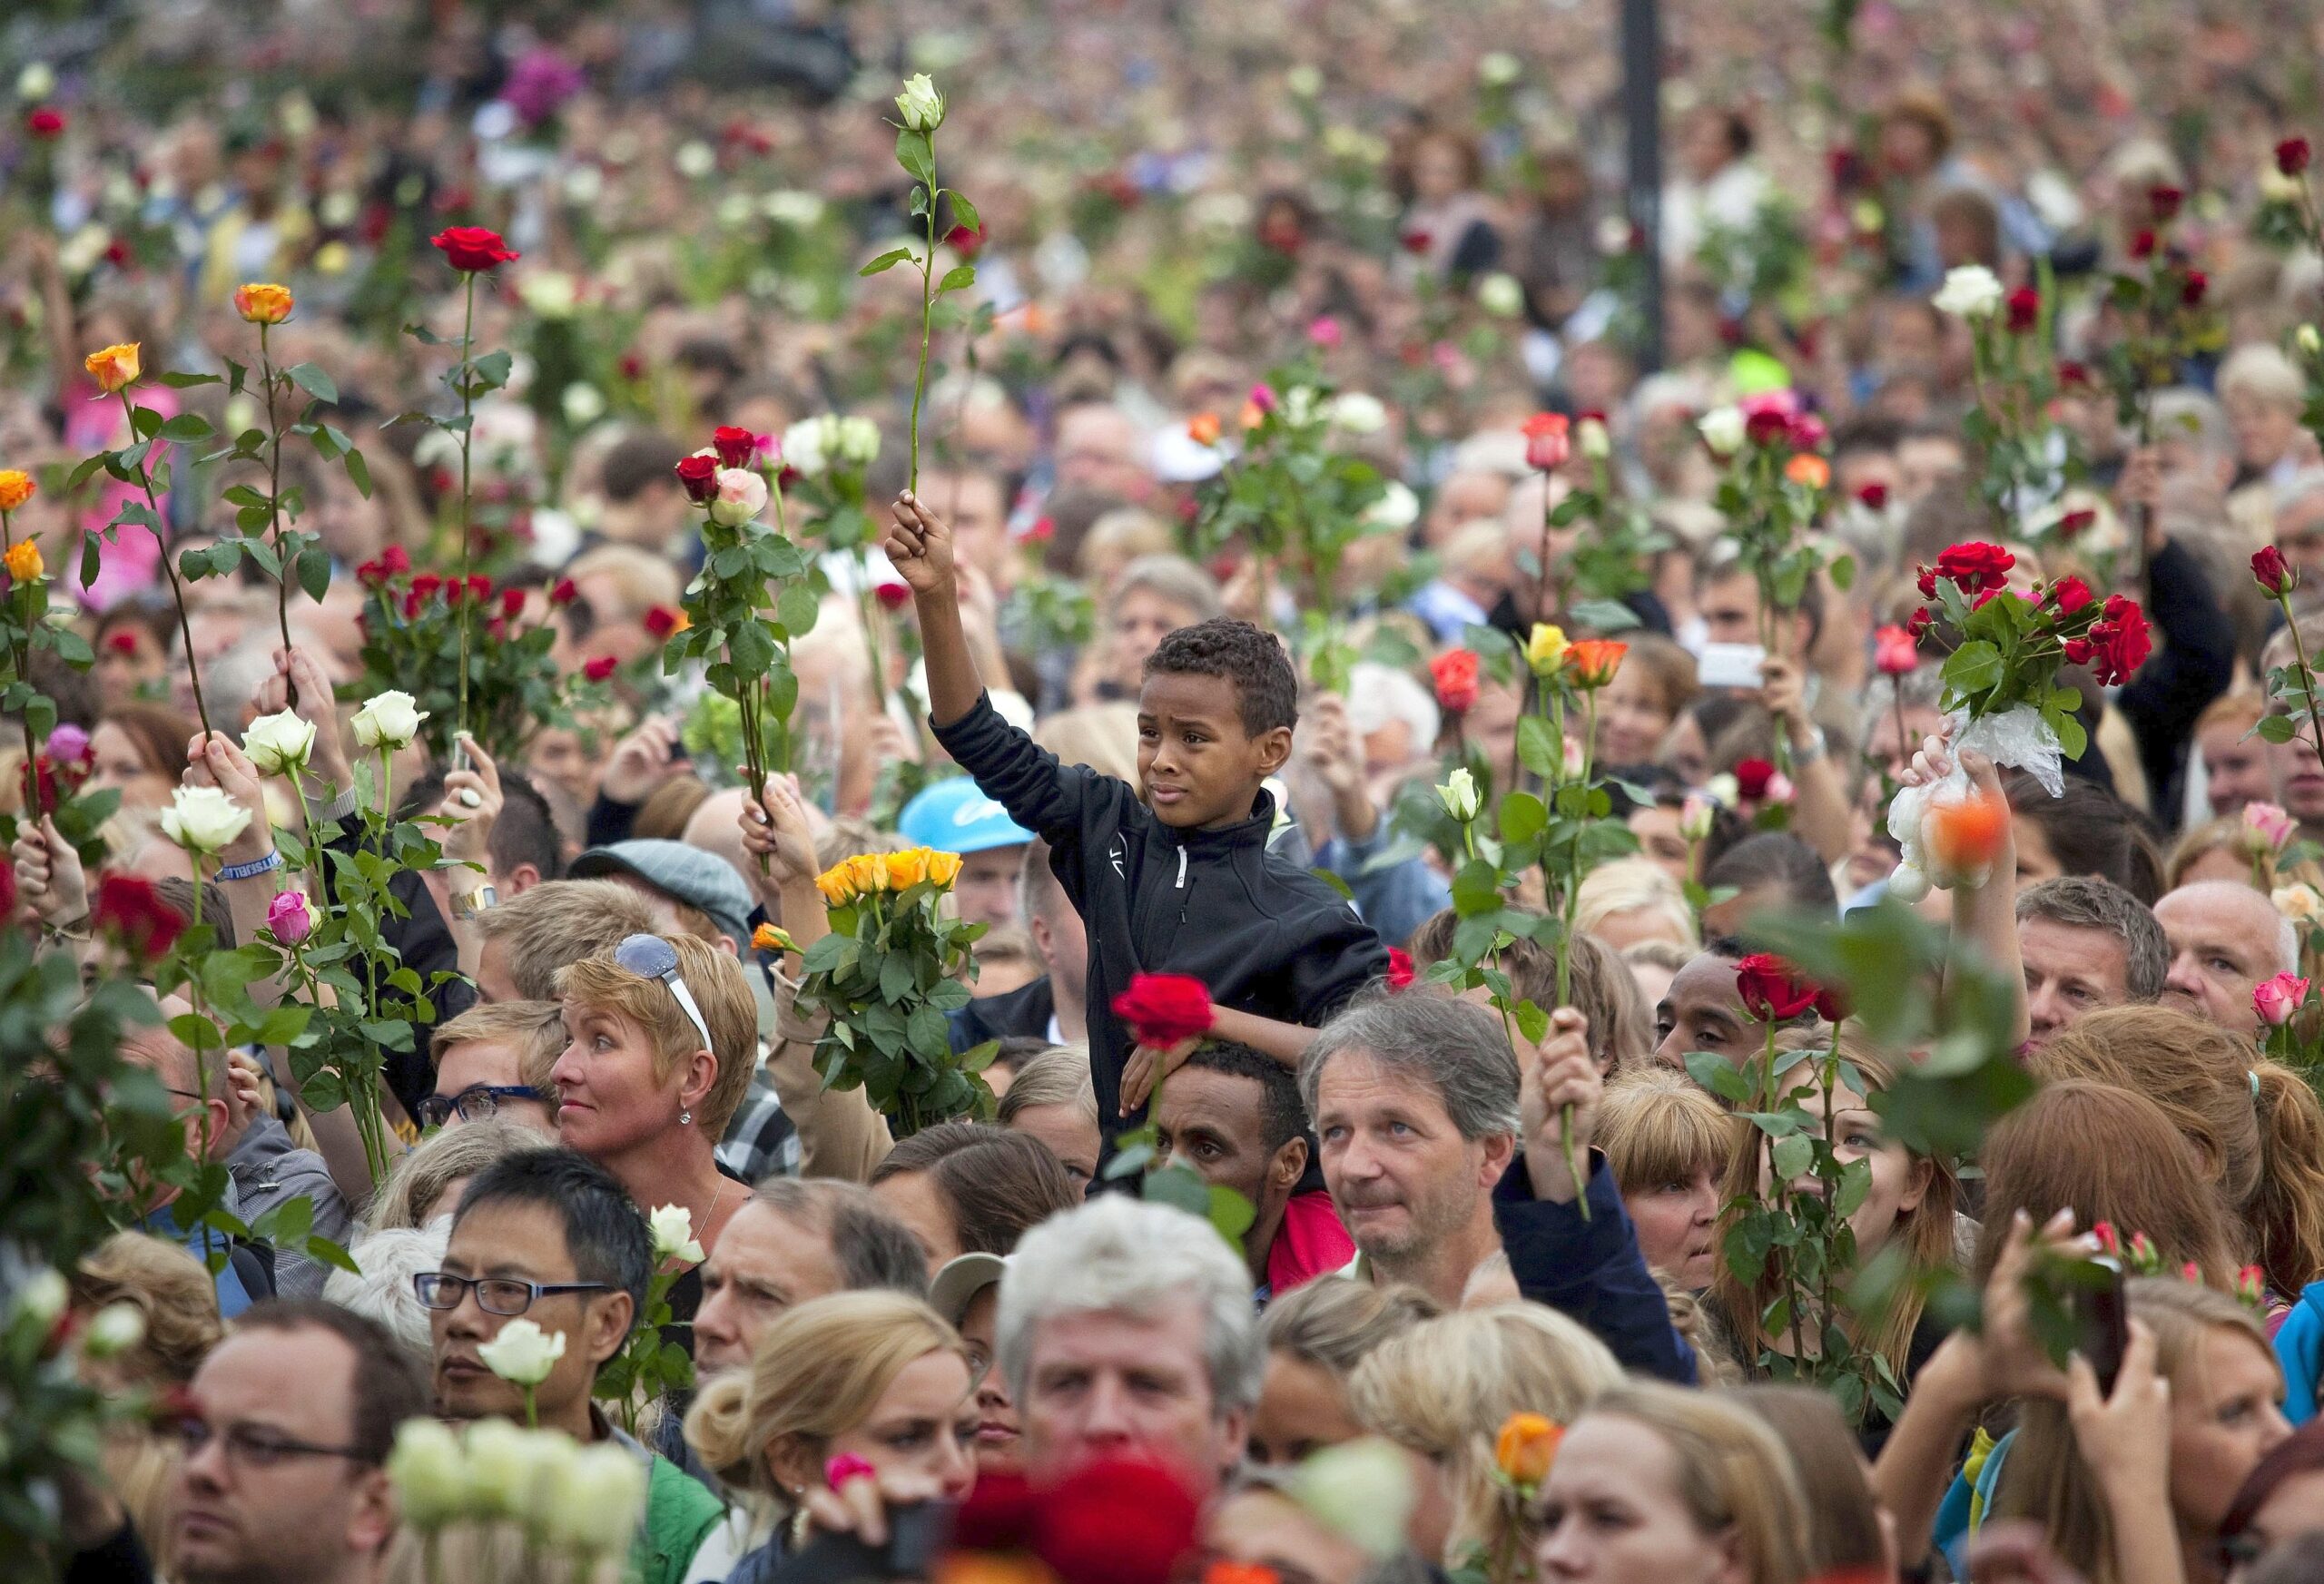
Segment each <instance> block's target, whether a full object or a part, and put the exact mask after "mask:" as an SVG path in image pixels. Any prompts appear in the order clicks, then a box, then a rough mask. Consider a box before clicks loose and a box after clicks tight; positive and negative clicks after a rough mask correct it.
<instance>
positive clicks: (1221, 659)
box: [1146, 616, 1299, 737]
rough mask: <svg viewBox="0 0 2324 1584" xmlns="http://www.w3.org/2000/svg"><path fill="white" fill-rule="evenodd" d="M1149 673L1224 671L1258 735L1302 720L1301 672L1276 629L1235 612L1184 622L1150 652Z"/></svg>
mask: <svg viewBox="0 0 2324 1584" xmlns="http://www.w3.org/2000/svg"><path fill="white" fill-rule="evenodd" d="M1146 674H1147V675H1148V676H1223V677H1225V678H1226V680H1227V681H1229V682H1231V683H1233V684H1235V698H1236V705H1237V708H1238V709H1239V711H1240V713H1241V714H1242V717H1243V730H1244V731H1245V732H1246V733H1248V734H1249V735H1251V736H1254V737H1256V736H1258V735H1260V734H1261V733H1266V732H1272V731H1274V730H1275V728H1276V727H1278V726H1281V727H1284V728H1285V729H1286V730H1287V729H1289V728H1290V727H1293V726H1296V725H1297V724H1298V723H1299V678H1298V677H1297V676H1296V675H1295V674H1294V673H1293V672H1292V669H1291V660H1290V657H1289V656H1288V655H1286V654H1284V652H1283V644H1281V643H1280V642H1278V641H1277V639H1276V638H1275V635H1274V634H1272V633H1270V632H1267V631H1266V630H1265V629H1264V628H1261V627H1255V626H1253V625H1251V624H1250V623H1248V622H1238V621H1236V620H1235V619H1234V618H1233V617H1231V616H1214V617H1212V618H1211V619H1210V620H1209V621H1206V622H1196V624H1195V625H1193V626H1191V627H1180V628H1179V629H1178V630H1177V631H1176V632H1174V633H1171V634H1169V635H1167V636H1166V637H1165V638H1164V639H1163V640H1162V642H1161V643H1160V644H1157V645H1156V646H1155V649H1154V653H1153V654H1149V655H1147V657H1146Z"/></svg>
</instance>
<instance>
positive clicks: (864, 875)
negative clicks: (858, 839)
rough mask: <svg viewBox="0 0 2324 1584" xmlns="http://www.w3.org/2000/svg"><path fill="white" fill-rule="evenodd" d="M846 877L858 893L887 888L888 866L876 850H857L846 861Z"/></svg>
mask: <svg viewBox="0 0 2324 1584" xmlns="http://www.w3.org/2000/svg"><path fill="white" fill-rule="evenodd" d="M847 878H848V881H849V882H850V883H851V884H852V885H853V886H854V887H855V890H856V892H857V894H858V895H862V893H864V892H867V891H883V890H887V889H888V866H887V863H886V861H885V860H884V858H883V856H882V855H881V854H880V853H877V852H859V853H857V854H856V855H855V856H854V857H852V858H851V859H849V860H848V861H847Z"/></svg>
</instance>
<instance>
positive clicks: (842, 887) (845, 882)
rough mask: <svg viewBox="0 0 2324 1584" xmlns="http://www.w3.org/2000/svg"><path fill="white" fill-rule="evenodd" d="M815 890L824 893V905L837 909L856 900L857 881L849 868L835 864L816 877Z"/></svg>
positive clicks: (843, 864)
mask: <svg viewBox="0 0 2324 1584" xmlns="http://www.w3.org/2000/svg"><path fill="white" fill-rule="evenodd" d="M815 889H816V890H819V891H821V892H822V893H823V905H824V906H826V907H832V908H836V907H840V906H842V904H844V903H846V902H849V901H852V900H854V898H855V881H854V877H853V875H852V873H851V872H850V871H849V869H848V866H847V865H846V864H845V863H843V862H842V863H835V864H833V865H832V866H831V868H829V869H827V870H825V871H823V872H822V873H821V874H819V875H817V876H816V877H815Z"/></svg>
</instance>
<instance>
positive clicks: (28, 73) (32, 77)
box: [16, 61, 56, 103]
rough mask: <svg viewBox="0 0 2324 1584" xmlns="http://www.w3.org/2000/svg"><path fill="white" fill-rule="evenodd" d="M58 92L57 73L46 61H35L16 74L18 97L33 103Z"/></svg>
mask: <svg viewBox="0 0 2324 1584" xmlns="http://www.w3.org/2000/svg"><path fill="white" fill-rule="evenodd" d="M55 92H56V72H55V70H54V68H53V67H51V66H50V65H49V64H48V63H47V62H46V61H34V62H33V63H32V64H30V65H27V66H26V67H25V69H24V70H23V71H21V72H19V73H17V74H16V97H17V98H19V99H22V100H24V101H25V102H26V103H32V102H34V101H37V100H42V99H45V98H47V97H48V96H49V95H50V94H52V93H55Z"/></svg>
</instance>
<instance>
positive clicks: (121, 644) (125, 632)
mask: <svg viewBox="0 0 2324 1584" xmlns="http://www.w3.org/2000/svg"><path fill="white" fill-rule="evenodd" d="M105 647H106V648H108V649H110V650H112V651H113V653H114V654H126V655H127V656H129V658H131V659H132V660H134V659H136V658H137V634H136V633H135V631H133V629H131V628H128V627H117V628H115V629H114V630H113V631H112V632H110V633H107V634H106V635H105Z"/></svg>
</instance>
